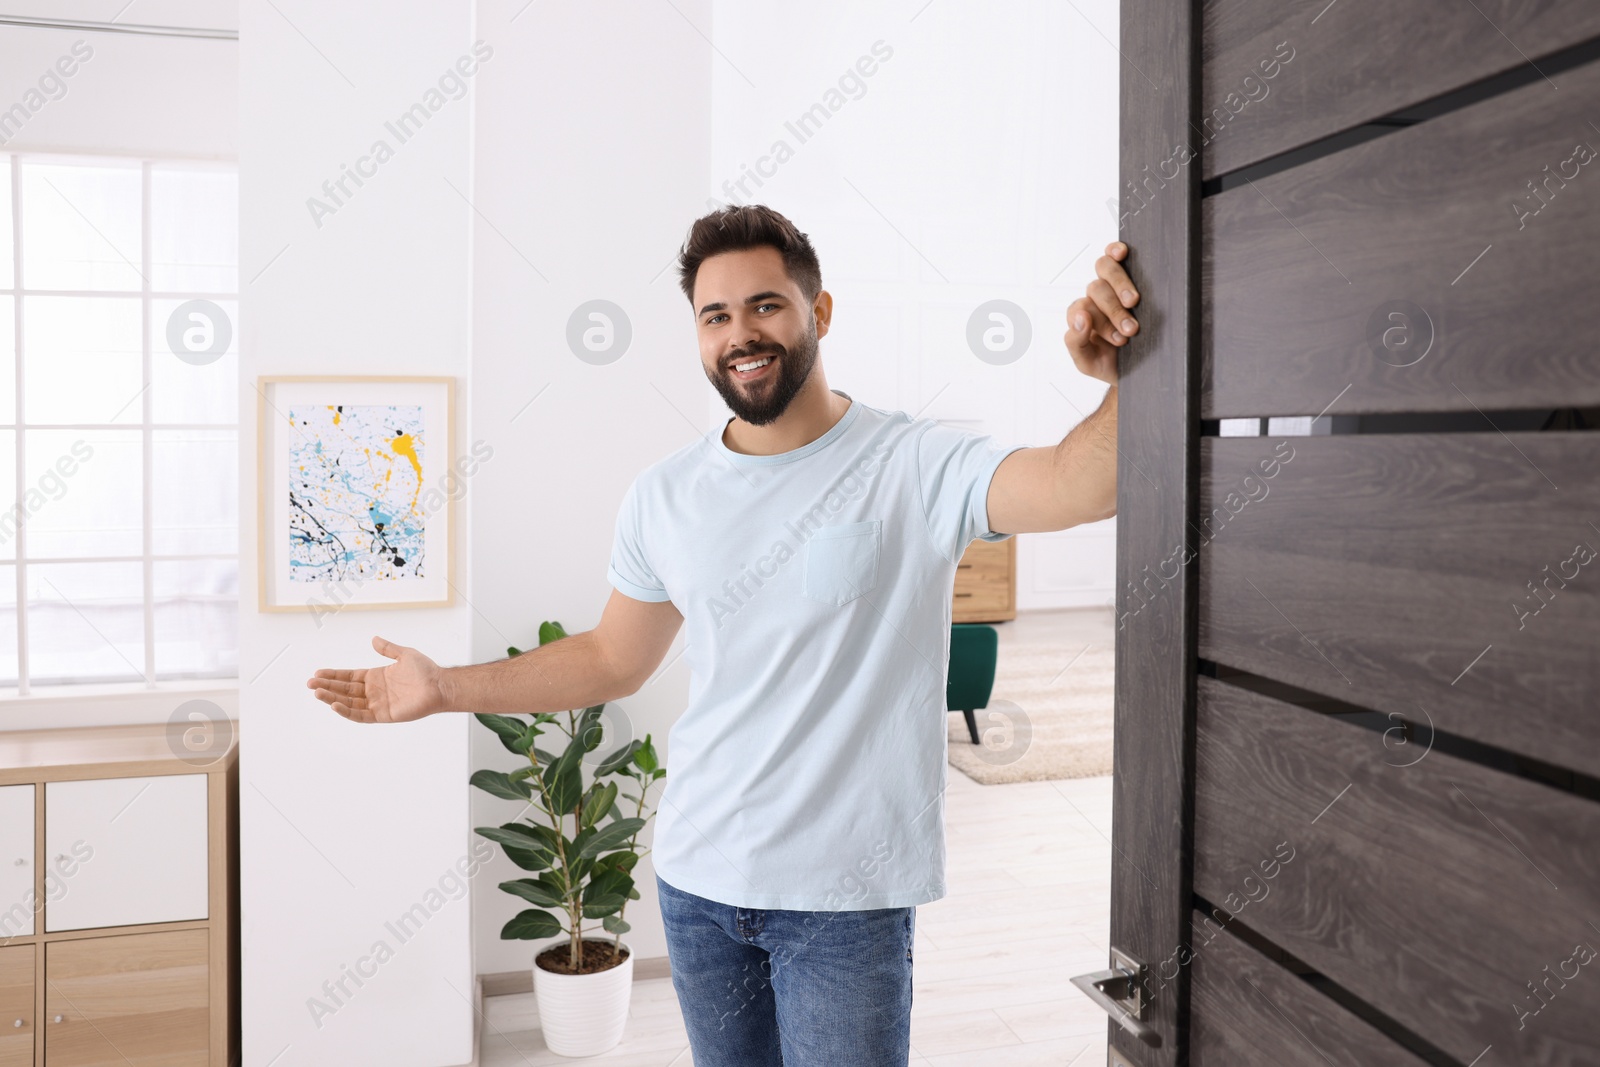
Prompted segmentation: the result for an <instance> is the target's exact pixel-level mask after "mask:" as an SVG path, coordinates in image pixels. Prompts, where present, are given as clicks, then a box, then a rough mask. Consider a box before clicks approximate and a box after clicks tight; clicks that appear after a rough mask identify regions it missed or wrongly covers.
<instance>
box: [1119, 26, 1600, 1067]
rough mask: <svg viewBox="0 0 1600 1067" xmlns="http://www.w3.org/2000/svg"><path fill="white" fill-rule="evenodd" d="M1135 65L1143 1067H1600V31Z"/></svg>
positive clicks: (1326, 41) (1135, 762)
mask: <svg viewBox="0 0 1600 1067" xmlns="http://www.w3.org/2000/svg"><path fill="white" fill-rule="evenodd" d="M1120 48H1121V51H1122V54H1123V57H1124V64H1123V68H1122V94H1121V99H1122V148H1121V172H1122V174H1121V176H1122V181H1123V188H1122V199H1121V212H1122V216H1121V223H1120V234H1121V238H1122V239H1123V240H1125V241H1127V242H1128V244H1129V245H1130V246H1131V247H1132V249H1133V253H1132V256H1131V258H1130V261H1129V269H1130V272H1131V273H1132V274H1133V276H1134V278H1135V281H1136V282H1137V283H1138V284H1139V286H1140V289H1141V291H1142V293H1143V294H1144V299H1143V303H1142V304H1141V315H1140V321H1141V323H1142V329H1141V333H1140V337H1139V339H1138V340H1136V341H1135V342H1134V344H1133V345H1132V346H1131V347H1130V349H1129V350H1128V352H1127V354H1126V355H1125V357H1124V361H1123V368H1122V374H1123V378H1122V385H1121V389H1120V392H1121V398H1120V403H1121V414H1120V431H1119V432H1120V441H1119V448H1120V453H1121V469H1120V488H1119V494H1118V523H1117V531H1118V545H1117V555H1118V558H1117V569H1118V587H1119V592H1118V597H1117V616H1118V634H1117V710H1116V754H1115V758H1116V779H1115V786H1114V803H1115V809H1114V832H1113V838H1114V846H1115V847H1114V857H1113V873H1112V880H1113V884H1112V917H1111V944H1112V946H1113V955H1114V960H1113V961H1112V966H1111V970H1110V971H1109V972H1107V973H1106V974H1103V975H1101V976H1100V979H1101V981H1100V986H1099V988H1100V989H1101V990H1102V991H1105V993H1107V994H1108V995H1109V999H1114V1000H1117V1001H1118V1003H1117V1004H1116V1005H1115V1006H1111V1005H1108V1010H1110V1011H1111V1012H1112V1015H1113V1020H1112V1022H1111V1023H1110V1035H1111V1040H1110V1045H1111V1053H1110V1062H1112V1063H1114V1064H1118V1063H1127V1064H1136V1065H1138V1067H1157V1065H1161V1067H1169V1065H1178V1064H1195V1065H1198V1067H1223V1065H1226V1067H1258V1065H1259V1067H1269V1065H1270V1067H1281V1065H1286V1064H1311V1065H1324V1064H1327V1065H1334V1067H1346V1065H1348V1067H1370V1065H1377V1064H1396V1065H1407V1067H1413V1065H1427V1064H1434V1065H1455V1067H1501V1065H1524V1064H1538V1065H1551V1067H1580V1065H1595V1064H1600V433H1596V432H1593V431H1594V430H1595V429H1596V428H1600V331H1597V327H1600V5H1596V4H1594V3H1592V2H1585V0H1543V2H1534V0H1407V2H1406V3H1403V4H1384V5H1374V4H1371V3H1366V2H1364V0H1332V2H1329V0H1307V2H1286V0H1207V2H1198V0H1197V2H1193V3H1190V2H1182V0H1180V2H1174V0H1123V4H1122V36H1121V41H1120ZM1135 994H1137V996H1135Z"/></svg>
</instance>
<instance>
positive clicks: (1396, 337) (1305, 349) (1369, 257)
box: [1200, 4, 1600, 419]
mask: <svg viewBox="0 0 1600 1067" xmlns="http://www.w3.org/2000/svg"><path fill="white" fill-rule="evenodd" d="M1530 6H1533V5H1530ZM1543 7H1545V8H1546V9H1547V10H1555V9H1558V8H1567V7H1570V5H1562V4H1547V5H1543ZM1338 10H1339V9H1338V8H1335V9H1334V11H1333V12H1332V13H1330V15H1329V17H1330V18H1331V17H1333V15H1334V14H1337V13H1338ZM1462 11H1463V12H1464V14H1463V17H1464V18H1469V19H1472V18H1479V16H1478V15H1477V14H1476V13H1474V12H1473V11H1472V8H1471V5H1462ZM1589 17H1591V18H1593V19H1597V20H1600V7H1593V8H1592V13H1591V15H1590V16H1589ZM1486 28H1487V27H1486ZM1368 36H1369V37H1371V38H1373V39H1381V38H1383V37H1384V34H1383V33H1380V32H1377V31H1376V30H1374V32H1372V33H1371V34H1369V35H1368ZM1559 77H1560V79H1561V91H1560V92H1556V91H1554V90H1553V89H1551V87H1550V86H1549V85H1548V84H1546V83H1545V82H1543V81H1541V82H1538V83H1536V84H1533V85H1529V86H1526V87H1524V88H1521V89H1518V90H1515V91H1513V92H1508V93H1504V94H1502V95H1500V96H1496V97H1493V98H1492V99H1489V100H1487V101H1485V102H1483V103H1480V104H1476V105H1473V106H1471V107H1468V108H1464V109H1462V110H1460V111H1455V112H1452V113H1450V114H1447V115H1443V116H1440V117H1439V118H1436V119H1430V120H1429V121H1427V122H1425V123H1422V124H1420V125H1418V126H1414V127H1411V128H1409V129H1404V130H1400V131H1398V132H1395V133H1392V134H1389V135H1387V136H1384V137H1382V138H1379V139H1378V140H1375V141H1372V142H1369V143H1367V144H1363V145H1359V146H1357V147H1355V148H1348V149H1345V150H1344V151H1341V152H1337V153H1335V154H1333V155H1330V156H1327V157H1324V158H1322V159H1319V160H1316V161H1315V162H1312V163H1307V164H1305V165H1303V166H1299V167H1295V168H1293V169H1290V170H1287V171H1284V172H1282V173H1280V174H1274V175H1271V176H1269V177H1264V178H1261V179H1259V180H1257V181H1255V182H1254V183H1253V184H1251V185H1244V186H1239V187H1238V188H1234V189H1229V190H1227V191H1226V192H1222V193H1218V194H1217V195H1215V196H1211V197H1207V198H1206V199H1205V200H1204V201H1203V203H1202V208H1201V212H1202V216H1203V232H1202V236H1201V305H1200V310H1201V335H1200V349H1201V394H1200V405H1201V412H1202V417H1203V418H1208V419H1212V418H1229V417H1249V416H1263V415H1317V414H1320V413H1322V412H1323V411H1325V410H1326V411H1328V412H1329V413H1330V414H1334V415H1352V414H1363V413H1377V412H1401V411H1406V412H1419V411H1457V412H1467V413H1473V412H1476V411H1479V410H1482V411H1489V412H1493V411H1495V410H1496V409H1512V408H1558V407H1573V406H1578V407H1582V406H1588V405H1595V404H1600V359H1596V358H1595V354H1594V338H1593V334H1592V331H1591V329H1590V319H1591V318H1592V315H1593V312H1592V308H1593V306H1594V287H1595V282H1594V275H1595V269H1594V264H1595V252H1594V250H1595V248H1596V246H1597V244H1600V158H1597V157H1600V132H1597V131H1596V130H1595V128H1593V127H1591V126H1590V125H1589V120H1590V118H1591V115H1592V110H1593V109H1592V106H1591V101H1593V100H1595V99H1596V98H1597V97H1600V62H1595V63H1590V64H1587V65H1585V66H1582V67H1579V68H1577V69H1574V70H1569V71H1566V72H1564V73H1562V74H1560V75H1559ZM1585 159H1587V162H1585V161H1584V160H1585ZM1535 187H1537V188H1538V189H1540V190H1542V191H1541V192H1539V193H1538V194H1536V193H1535ZM1519 207H1520V210H1519ZM1535 209H1538V211H1537V213H1536V214H1533V213H1531V212H1533V211H1534V210H1535ZM1530 309H1537V311H1530ZM1430 337H1431V342H1430V340H1429V338H1430Z"/></svg>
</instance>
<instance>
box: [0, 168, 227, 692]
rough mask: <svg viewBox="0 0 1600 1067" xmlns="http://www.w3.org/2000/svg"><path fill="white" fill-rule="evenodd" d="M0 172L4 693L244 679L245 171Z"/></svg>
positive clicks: (0, 678) (0, 657)
mask: <svg viewBox="0 0 1600 1067" xmlns="http://www.w3.org/2000/svg"><path fill="white" fill-rule="evenodd" d="M0 164H3V166H0V194H3V200H4V203H5V205H6V210H5V212H4V218H3V219H0V685H5V686H16V687H17V690H18V692H19V693H24V694H25V693H27V692H29V690H30V689H37V688H40V687H45V686H51V685H61V684H66V683H79V682H96V683H105V682H140V681H142V682H146V683H153V682H155V681H158V680H167V679H180V678H215V677H227V676H232V675H235V674H237V670H238V666H237V665H238V635H237V609H236V604H237V595H238V573H239V559H238V496H239V486H238V467H237V457H238V447H239V428H238V396H237V381H238V356H237V352H236V338H237V330H236V329H235V328H234V326H235V324H236V322H237V307H238V297H237V294H238V219H237V191H238V180H237V175H236V173H235V170H234V168H233V167H232V166H231V165H221V164H210V163H190V162H181V163H180V162H172V161H165V160H137V159H106V158H90V157H82V156H72V157H63V156H50V157H45V156H33V155H0Z"/></svg>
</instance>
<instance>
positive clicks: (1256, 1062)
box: [1189, 911, 1426, 1067]
mask: <svg viewBox="0 0 1600 1067" xmlns="http://www.w3.org/2000/svg"><path fill="white" fill-rule="evenodd" d="M1192 941H1193V945H1194V963H1193V966H1194V983H1193V992H1192V997H1193V1003H1194V1012H1193V1019H1194V1025H1193V1028H1192V1029H1191V1031H1190V1034H1189V1048H1190V1053H1189V1063H1190V1065H1191V1067H1283V1065H1284V1064H1288V1063H1305V1064H1312V1065H1316V1064H1326V1065H1328V1067H1426V1064H1425V1062H1424V1061H1423V1060H1420V1059H1418V1058H1417V1057H1416V1056H1414V1055H1412V1054H1411V1053H1410V1052H1407V1051H1406V1050H1405V1049H1404V1048H1402V1047H1400V1046H1399V1045H1396V1044H1395V1042H1394V1041H1393V1040H1392V1039H1391V1038H1389V1037H1386V1036H1385V1035H1384V1034H1382V1033H1380V1032H1379V1031H1377V1030H1375V1029H1373V1028H1372V1026H1371V1025H1370V1024H1368V1023H1366V1022H1364V1021H1363V1020H1362V1019H1360V1018H1359V1017H1357V1016H1355V1015H1353V1014H1351V1013H1350V1012H1349V1011H1348V1010H1346V1009H1345V1008H1343V1007H1341V1006H1340V1005H1339V1004H1337V1003H1335V1002H1334V1001H1332V1000H1329V999H1328V998H1327V997H1325V996H1323V995H1322V994H1321V993H1319V992H1317V991H1316V990H1315V989H1313V988H1312V987H1311V986H1310V985H1308V984H1307V983H1306V982H1305V981H1303V980H1302V979H1300V978H1299V977H1297V976H1295V975H1293V974H1291V973H1289V971H1287V970H1285V969H1284V968H1283V967H1282V966H1281V965H1279V964H1277V963H1274V962H1273V961H1272V960H1269V959H1267V958H1266V957H1265V956H1263V955H1262V954H1261V953H1259V952H1257V951H1256V950H1255V949H1253V948H1251V947H1250V946H1249V945H1246V944H1245V943H1244V942H1243V941H1240V940H1239V939H1238V938H1237V937H1234V936H1233V935H1232V934H1230V933H1228V932H1227V929H1226V927H1223V926H1219V925H1218V924H1217V922H1216V921H1215V920H1213V919H1212V918H1211V917H1210V916H1208V915H1206V914H1205V913H1204V912H1199V911H1197V912H1195V913H1194V934H1193V937H1192Z"/></svg>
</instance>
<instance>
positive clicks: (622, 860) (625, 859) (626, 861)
mask: <svg viewBox="0 0 1600 1067" xmlns="http://www.w3.org/2000/svg"><path fill="white" fill-rule="evenodd" d="M601 858H602V859H604V860H605V861H606V862H607V863H609V864H611V866H613V867H616V868H617V869H619V870H624V871H631V870H633V868H634V867H635V866H636V865H637V864H638V862H639V854H638V853H637V852H607V853H606V854H605V855H604V856H603V857H601Z"/></svg>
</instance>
